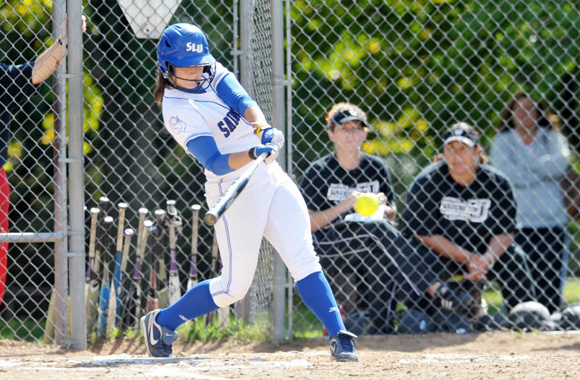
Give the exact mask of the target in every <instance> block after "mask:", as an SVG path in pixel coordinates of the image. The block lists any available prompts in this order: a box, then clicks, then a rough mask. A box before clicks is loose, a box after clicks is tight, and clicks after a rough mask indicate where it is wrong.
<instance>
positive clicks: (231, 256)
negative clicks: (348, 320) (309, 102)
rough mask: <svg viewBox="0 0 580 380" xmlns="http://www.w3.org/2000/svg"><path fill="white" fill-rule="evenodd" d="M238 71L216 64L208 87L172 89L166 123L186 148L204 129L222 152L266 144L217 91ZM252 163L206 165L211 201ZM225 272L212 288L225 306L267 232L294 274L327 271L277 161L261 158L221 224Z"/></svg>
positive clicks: (238, 291) (244, 281) (240, 291)
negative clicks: (227, 167) (218, 168)
mask: <svg viewBox="0 0 580 380" xmlns="http://www.w3.org/2000/svg"><path fill="white" fill-rule="evenodd" d="M226 75H233V74H231V73H230V72H229V71H228V70H227V69H225V68H224V67H223V66H222V65H221V64H219V63H217V64H216V75H215V78H214V80H213V82H212V84H211V86H210V87H209V88H208V89H207V90H206V91H205V92H203V93H188V92H183V91H179V90H176V89H172V88H167V89H166V90H165V96H164V98H163V119H164V122H165V127H166V128H167V130H168V131H169V132H170V133H171V135H172V136H173V137H174V138H175V140H176V141H177V142H178V143H179V145H181V146H182V147H183V148H184V149H185V150H186V151H187V143H188V142H189V141H190V140H192V139H195V138H197V137H201V136H211V137H213V138H214V139H215V141H216V144H217V147H218V149H219V151H220V152H221V154H228V153H235V152H242V151H248V150H249V149H250V148H252V147H254V146H256V145H259V144H260V140H259V139H258V137H257V136H256V135H255V134H254V133H253V127H252V125H251V124H249V123H248V122H247V121H246V120H245V119H244V118H243V116H241V115H240V114H238V113H237V112H236V111H234V110H232V109H231V108H230V107H229V106H228V105H227V104H226V103H225V102H224V101H223V100H222V99H221V98H220V97H219V96H218V94H217V93H216V90H215V89H216V87H217V85H218V84H219V82H220V81H221V80H222V79H223V78H224V77H225V76H226ZM245 170H246V167H242V168H240V169H238V170H235V171H233V172H231V173H228V174H225V175H221V176H220V175H216V174H214V173H212V172H211V171H209V170H207V169H206V170H205V175H206V178H207V182H206V184H205V190H206V199H207V203H208V206H209V207H211V206H212V205H213V204H214V203H215V202H216V201H217V200H218V199H219V197H220V196H221V195H222V194H223V193H224V192H225V191H226V190H227V189H228V187H229V186H230V185H231V184H232V183H233V182H234V181H235V180H236V179H237V178H238V177H239V176H240V174H241V173H243V172H244V171H245ZM215 229H216V234H217V241H218V246H219V250H220V256H221V260H222V272H221V275H220V276H219V277H217V278H214V279H212V280H211V282H210V292H211V294H212V297H213V299H214V302H215V303H216V305H218V306H219V307H224V306H227V305H230V304H232V303H234V302H236V301H238V300H240V299H242V298H244V296H245V295H246V293H247V291H248V289H249V288H250V285H251V283H252V279H253V277H254V273H255V271H256V266H257V263H258V254H259V251H260V244H261V241H262V237H265V238H266V239H267V240H268V241H269V242H270V243H271V244H272V245H273V247H274V248H275V249H276V251H277V252H278V253H279V254H280V256H281V258H282V260H283V261H284V263H285V264H286V265H287V267H288V269H289V270H290V273H291V275H292V277H293V278H294V280H295V281H300V280H301V279H303V278H305V277H307V276H308V275H310V274H312V273H314V272H320V271H321V267H320V264H319V263H318V257H317V256H316V254H315V252H314V248H313V245H312V235H311V232H310V217H309V214H308V210H307V208H306V203H305V202H304V199H303V198H302V195H301V194H300V191H299V190H298V188H297V186H296V184H295V183H294V182H293V181H292V180H291V179H290V177H288V175H286V173H285V172H284V171H283V170H282V168H281V167H280V165H278V163H277V162H273V163H271V164H268V165H266V164H263V165H260V166H259V167H258V168H257V169H256V171H255V172H254V174H253V176H252V178H251V179H250V181H249V182H248V184H247V186H246V188H245V189H244V190H243V191H242V192H241V193H240V195H239V196H238V198H237V199H236V200H235V201H234V202H233V204H232V205H231V206H230V208H229V209H228V210H227V211H226V212H225V213H224V215H223V216H222V217H221V219H220V220H219V221H218V223H217V224H216V225H215Z"/></svg>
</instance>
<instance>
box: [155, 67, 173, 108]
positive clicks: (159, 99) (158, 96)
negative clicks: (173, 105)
mask: <svg viewBox="0 0 580 380" xmlns="http://www.w3.org/2000/svg"><path fill="white" fill-rule="evenodd" d="M168 85H170V84H169V81H168V80H167V79H165V77H164V76H163V74H161V70H159V69H158V70H157V83H156V84H155V90H153V99H155V103H157V105H158V106H159V107H161V105H162V104H163V94H165V87H167V86H168Z"/></svg>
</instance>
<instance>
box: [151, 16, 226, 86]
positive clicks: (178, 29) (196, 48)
mask: <svg viewBox="0 0 580 380" xmlns="http://www.w3.org/2000/svg"><path fill="white" fill-rule="evenodd" d="M157 60H158V64H159V69H160V70H161V73H162V74H163V75H164V76H165V75H167V74H168V73H169V74H173V67H189V66H207V65H210V64H212V63H214V62H215V58H214V57H213V56H212V55H211V54H210V52H209V46H208V43H207V37H206V36H205V33H203V31H202V30H201V29H200V28H199V27H197V26H195V25H192V24H187V23H179V24H173V25H171V26H169V27H168V28H167V29H165V31H164V32H163V35H162V36H161V38H160V39H159V44H158V45H157Z"/></svg>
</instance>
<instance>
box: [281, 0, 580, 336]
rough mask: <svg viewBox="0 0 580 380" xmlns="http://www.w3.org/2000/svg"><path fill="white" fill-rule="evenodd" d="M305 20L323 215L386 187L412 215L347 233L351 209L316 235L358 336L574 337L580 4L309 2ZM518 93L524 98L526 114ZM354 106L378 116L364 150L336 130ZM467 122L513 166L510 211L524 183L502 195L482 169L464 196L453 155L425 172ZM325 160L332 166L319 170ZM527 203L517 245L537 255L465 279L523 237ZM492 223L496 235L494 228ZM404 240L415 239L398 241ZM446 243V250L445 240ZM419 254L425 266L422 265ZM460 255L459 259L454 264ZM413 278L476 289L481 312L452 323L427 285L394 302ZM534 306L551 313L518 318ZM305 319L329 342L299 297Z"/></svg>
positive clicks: (297, 127)
mask: <svg viewBox="0 0 580 380" xmlns="http://www.w3.org/2000/svg"><path fill="white" fill-rule="evenodd" d="M291 12H292V21H291V26H290V27H291V30H292V32H291V35H292V37H291V47H292V56H291V62H292V76H293V80H294V82H295V84H294V86H293V93H292V107H293V119H292V122H293V126H292V128H293V129H292V130H293V136H294V138H293V144H294V146H293V156H292V163H293V165H294V168H295V170H294V172H295V175H296V177H297V178H298V179H299V181H301V183H302V189H303V192H304V194H305V196H306V199H307V203H308V205H309V208H310V209H311V210H312V211H321V210H324V209H330V208H331V207H340V205H341V204H343V202H347V196H348V194H349V191H352V190H358V191H360V192H369V191H370V192H379V191H381V192H384V193H385V194H387V195H388V198H389V199H388V202H389V203H392V204H395V205H396V206H397V210H398V212H397V215H396V219H395V222H394V224H392V225H388V223H387V224H385V223H383V222H381V223H366V224H361V223H348V222H347V226H346V227H345V226H344V223H342V222H344V221H345V220H348V219H349V218H350V217H351V216H352V215H348V214H350V213H352V210H351V211H348V212H343V213H342V214H341V215H340V216H339V217H338V219H336V220H333V221H332V223H331V225H332V226H331V227H328V226H326V228H321V229H320V230H319V231H317V232H316V233H315V236H316V234H318V236H319V237H320V239H326V241H325V240H321V241H320V245H319V254H320V255H321V257H322V260H323V261H324V263H325V266H324V267H325V269H326V271H327V274H328V275H329V278H330V279H331V283H332V285H333V288H334V291H335V293H336V294H337V295H338V298H339V303H340V304H341V305H342V310H343V314H344V318H345V320H346V322H347V326H350V328H351V329H353V330H355V332H357V333H371V334H372V333H377V332H383V333H390V332H394V331H399V332H411V333H412V332H426V331H470V330H473V329H480V330H485V329H499V328H503V329H522V328H527V329H537V328H542V329H549V328H561V329H565V328H572V326H574V325H575V324H574V323H571V322H570V318H569V316H570V315H574V314H575V313H574V311H573V309H566V308H567V307H569V306H573V305H574V303H575V302H576V301H577V299H578V293H577V280H576V277H575V276H576V275H577V267H578V265H577V262H578V245H577V241H576V239H577V231H578V227H577V223H576V222H575V220H570V221H569V222H568V221H567V219H566V216H565V211H564V199H563V196H562V194H561V192H560V190H559V186H558V182H559V181H560V180H562V179H563V178H564V177H565V176H566V175H568V177H572V179H571V180H570V181H569V183H570V184H572V185H571V186H569V187H570V188H573V187H574V186H575V185H573V183H574V181H575V180H574V179H573V178H575V174H574V173H575V171H576V170H577V153H576V152H577V149H578V137H577V136H578V131H577V127H578V124H577V116H576V115H577V111H578V104H577V96H578V67H577V66H578V62H577V56H578V48H579V43H580V40H579V39H578V25H579V24H578V23H579V22H580V19H579V13H578V12H579V9H578V7H577V4H574V3H572V2H556V1H542V2H540V1H501V0H493V1H467V2H454V1H382V2H374V1H369V2H348V3H345V2H325V1H322V2H316V3H312V2H305V1H296V2H293V3H292V8H291ZM522 93H525V94H528V96H527V97H524V96H519V95H518V94H522ZM516 96H518V102H516V103H515V104H513V103H511V102H510V101H511V100H512V99H514V98H515V97H516ZM339 102H350V103H352V104H353V105H356V106H358V107H360V108H361V109H362V111H363V112H366V113H367V117H368V124H369V126H368V127H369V128H368V136H367V137H366V139H364V141H360V139H359V137H360V136H362V132H360V133H361V134H359V135H357V134H356V132H354V133H353V134H348V136H349V137H350V138H348V139H346V140H348V141H346V142H345V137H344V136H343V133H346V132H341V131H340V128H339V126H337V124H336V123H332V122H331V123H328V122H327V120H328V117H331V119H332V116H333V115H336V113H335V114H332V113H331V114H329V110H330V109H331V106H332V105H333V104H336V103H339ZM526 102H528V103H526ZM543 106H545V107H543ZM536 108H537V109H536ZM347 109H348V107H347ZM506 110H507V111H506ZM351 111H352V108H351ZM353 112H356V111H353ZM502 112H504V113H503V114H502ZM505 112H507V113H505ZM343 116H344V115H343ZM325 117H326V119H325ZM514 119H515V121H513V120H514ZM339 120H340V119H339ZM331 121H332V120H331ZM458 122H466V123H469V124H471V125H472V126H475V128H476V129H477V131H478V132H479V133H480V134H481V145H482V147H483V149H484V151H486V152H487V153H488V154H489V153H491V158H492V161H491V165H492V167H494V166H495V168H496V169H499V170H502V171H504V172H505V174H506V176H507V177H508V180H509V181H510V182H511V183H512V185H513V192H514V195H513V196H511V195H510V196H509V199H510V201H507V199H505V198H502V197H505V193H507V192H508V190H509V187H506V188H505V189H502V190H498V189H495V190H494V186H491V184H490V183H488V182H489V181H487V180H486V181H484V179H483V178H482V174H481V173H480V172H481V171H482V169H480V172H478V173H480V174H478V176H477V177H476V180H475V181H474V182H473V183H470V184H467V185H463V186H460V185H458V183H457V182H456V181H454V180H452V179H451V178H450V177H449V173H450V170H451V169H452V167H451V166H449V168H448V167H447V166H448V164H449V160H452V161H453V160H454V161H453V162H454V164H463V163H464V162H463V161H462V159H459V163H458V162H457V161H458V160H457V157H455V158H453V157H452V155H445V157H444V158H445V159H446V160H447V161H446V163H447V164H446V163H445V162H444V163H443V164H441V163H440V164H436V166H432V167H430V169H426V168H427V167H428V166H429V165H430V164H431V161H432V159H433V157H434V156H436V155H437V154H440V153H444V149H443V148H444V146H443V145H444V144H443V141H444V139H445V132H446V130H447V129H448V128H449V127H450V126H451V125H452V124H453V123H458ZM536 123H537V124H536ZM329 124H330V126H331V130H330V131H329V128H328V127H329ZM332 128H338V129H339V130H334V129H332ZM347 128H349V127H347ZM516 131H517V132H518V133H516ZM526 131H533V132H529V133H528V132H526ZM520 132H521V133H520ZM524 132H525V133H524ZM532 134H533V136H531V135H532ZM519 136H521V137H519ZM562 136H563V137H562ZM357 139H358V140H357ZM331 140H332V141H331ZM566 140H567V146H568V147H569V149H570V150H569V151H568V149H567V146H566ZM353 141H354V144H355V146H356V144H360V146H361V149H362V151H363V152H365V153H368V154H372V155H374V156H377V157H380V158H381V161H382V162H383V163H384V164H385V165H386V168H387V170H388V173H389V175H390V178H389V180H390V182H391V183H387V182H388V181H387V178H388V177H387V174H385V173H383V172H381V171H380V170H382V169H377V168H368V167H367V168H363V166H364V165H365V162H366V161H365V160H366V159H364V158H363V161H362V163H361V164H360V167H359V168H358V169H354V167H353V166H351V167H348V165H350V161H349V159H348V158H349V154H350V153H348V152H350V151H349V149H352V148H349V147H348V145H347V144H348V143H353ZM451 147H453V144H452V145H451ZM333 152H337V153H333ZM333 154H336V155H337V156H338V157H339V158H340V157H341V159H339V160H338V162H340V165H342V167H343V168H340V167H336V166H337V165H338V163H337V159H335V158H334V157H337V156H332V155H333ZM327 155H331V156H327ZM345 156H346V159H345ZM324 157H326V158H324ZM354 157H355V158H357V157H358V156H356V155H355V156H354ZM351 158H352V157H351ZM321 159H322V160H321ZM316 160H321V161H318V162H317V164H315V165H313V162H315V161H316ZM311 165H313V166H311ZM345 165H346V166H345ZM366 165H367V166H368V165H369V164H368V163H367V164H366ZM437 165H438V166H437ZM449 165H450V164H449ZM344 168H346V169H349V170H341V169H344ZM422 170H426V171H423V172H421V171H422ZM485 170H486V171H487V170H488V169H485ZM489 170H490V171H493V170H495V169H489ZM361 173H362V174H361ZM420 173H422V174H420ZM439 173H441V175H440V176H439V177H436V176H437V175H439ZM567 173H568V174H567ZM494 175H495V174H494ZM418 176H421V177H418ZM434 176H435V177H436V178H434ZM323 178H326V181H323ZM496 180H497V179H495V180H494V181H493V182H495V181H496ZM377 181H378V183H377ZM482 188H486V189H485V190H484V189H482ZM500 195H501V196H500ZM568 195H571V196H574V195H575V191H571V192H570V193H569V194H568ZM488 201H490V202H491V208H488V206H487V205H488V203H487V202H488ZM516 202H517V205H518V217H517V219H516V220H515V221H516V222H517V223H518V224H519V225H520V226H521V227H523V228H524V229H523V230H522V231H523V232H520V233H517V234H516V242H517V243H519V246H520V247H521V248H523V249H524V252H523V254H522V253H521V252H517V253H516V252H515V251H512V250H508V252H506V253H505V254H504V256H503V257H502V258H501V260H499V261H498V264H497V265H496V266H494V265H493V264H490V265H489V266H488V267H487V269H489V271H488V272H487V276H486V279H482V280H480V281H470V280H466V278H467V277H469V275H471V274H473V273H474V272H475V271H476V270H475V269H474V267H475V263H474V260H476V259H475V258H470V260H469V263H468V264H467V265H466V264H459V265H457V263H461V262H463V260H465V258H467V257H469V256H466V255H468V254H470V253H475V254H478V255H484V254H485V253H486V252H488V251H490V250H493V249H492V248H489V247H490V244H491V239H492V236H499V235H500V234H504V233H508V234H509V233H510V232H515V228H514V227H513V226H512V225H511V224H510V223H514V217H513V214H514V210H511V209H510V208H511V207H514V205H515V203H516ZM498 207H499V208H498ZM571 211H574V207H571ZM488 212H489V214H488ZM493 221H495V223H494V222H493ZM323 224H324V223H323ZM378 225H380V226H378ZM492 225H496V227H497V228H496V229H494V230H493V231H492V232H490V230H489V229H492V227H491V226H492ZM508 225H510V227H508ZM484 226H486V227H484ZM393 227H394V228H393ZM400 234H402V237H403V239H404V240H405V241H404V242H400V241H398V240H397V239H399V238H400V237H401V235H400ZM368 235H371V237H372V238H371V239H369V237H368ZM417 236H420V237H421V238H423V241H422V242H421V241H419V240H420V239H418V238H417ZM439 236H442V237H444V238H445V239H446V241H445V242H434V241H433V239H434V238H437V237H439ZM375 237H376V239H375ZM345 240H347V241H346V242H345ZM329 241H330V243H329ZM509 241H510V239H507V240H504V241H503V243H502V244H504V245H506V244H509ZM446 242H451V243H454V244H453V245H452V246H450V245H446ZM506 242H507V243H506ZM323 243H328V244H329V245H327V246H324V245H323ZM502 244H500V245H502ZM427 246H428V247H431V248H432V249H426V247H427ZM457 247H461V248H463V249H465V250H468V252H465V251H461V252H459V251H457V250H456V248H457ZM504 248H505V247H503V246H502V249H499V250H497V252H503V250H504ZM434 252H439V253H434ZM385 254H390V256H392V257H393V258H394V259H396V260H398V262H399V263H400V264H401V265H403V266H402V267H401V268H400V269H399V268H397V267H396V265H395V267H394V268H393V267H392V266H393V264H394V261H393V260H387V262H386V264H383V261H384V257H383V256H384V255H385ZM325 255H326V256H325ZM414 255H418V257H419V259H420V260H419V261H421V262H420V263H419V265H418V266H417V265H411V264H413V260H414V259H413V257H414ZM451 255H456V256H455V260H452V259H446V258H442V257H445V256H447V257H449V256H451ZM508 259H509V260H508ZM524 259H527V260H524ZM406 264H409V265H411V266H410V267H405V266H404V265H406ZM526 264H527V265H528V267H526V266H525V265H526ZM385 266H387V267H390V268H388V269H387V273H389V275H386V276H385V273H384V272H385V271H384V269H383V270H381V269H378V268H381V267H383V268H384V267H385ZM401 269H402V271H403V272H405V271H406V274H407V275H408V278H400V276H399V278H398V279H397V280H396V282H397V283H398V284H399V285H407V286H408V285H409V283H414V284H415V285H416V284H417V283H419V284H420V283H421V281H420V280H421V276H419V278H418V279H415V278H414V277H413V273H416V272H417V271H418V272H419V273H421V274H423V276H422V279H423V280H425V281H426V282H427V285H428V284H435V286H437V283H438V282H439V281H441V282H442V283H444V284H445V283H447V284H448V285H447V286H448V287H449V289H451V292H452V293H454V295H456V296H458V297H459V298H461V297H464V298H463V301H466V298H465V294H471V296H472V297H473V298H474V299H475V301H476V306H473V307H469V308H467V309H468V310H461V311H458V310H457V309H454V310H455V312H447V311H445V302H441V299H440V297H437V294H436V295H435V297H432V296H430V295H429V294H427V293H426V292H425V291H424V288H425V286H426V284H420V285H421V286H423V288H419V289H414V288H413V286H411V291H410V292H403V293H402V294H401V293H394V290H393V289H390V288H389V287H390V286H392V277H393V275H396V274H400V272H401ZM470 269H471V270H470ZM526 269H529V270H526ZM566 269H568V270H566ZM566 272H567V275H566ZM465 274H469V275H468V276H465ZM529 275H531V278H529V277H528V276H529ZM534 285H535V291H534ZM369 289H370V291H369ZM417 290H419V292H417ZM431 290H432V289H431ZM502 290H503V292H502ZM562 292H563V293H562ZM419 293H420V295H419ZM502 293H503V296H502ZM562 294H563V298H562V297H560V295H562ZM504 298H506V299H505V300H504ZM455 301H456V303H457V301H458V300H457V299H455ZM467 301H469V299H467ZM525 301H540V302H541V303H542V304H543V305H544V306H546V307H547V308H548V309H547V310H546V309H543V308H541V307H538V305H533V304H525V305H523V306H520V307H519V308H518V309H515V310H514V306H515V305H516V304H518V303H520V302H525ZM537 308H539V311H538V314H539V315H542V316H543V317H545V318H547V315H549V314H551V313H553V314H552V316H551V320H552V322H549V321H548V322H546V323H543V324H541V323H538V322H534V321H533V320H534V318H533V317H532V316H533V315H534V313H535V312H536V309H537ZM294 309H295V312H294V316H295V326H301V329H300V330H296V333H304V332H306V333H307V334H319V333H320V325H319V323H318V322H317V321H315V320H314V319H313V318H312V315H311V314H310V313H308V312H306V310H305V308H304V306H303V305H302V303H301V302H300V300H298V299H297V300H296V302H295V305H294ZM563 310H565V312H564V311H563ZM510 311H511V315H510V314H508V313H510ZM560 311H561V312H562V313H558V312H560ZM482 315H483V316H482ZM522 315H526V317H525V318H528V319H529V318H531V319H532V321H531V322H530V321H529V320H528V319H526V320H525V321H524V320H523V319H522V318H524V317H522ZM562 315H564V318H563V319H564V321H563V322H562Z"/></svg>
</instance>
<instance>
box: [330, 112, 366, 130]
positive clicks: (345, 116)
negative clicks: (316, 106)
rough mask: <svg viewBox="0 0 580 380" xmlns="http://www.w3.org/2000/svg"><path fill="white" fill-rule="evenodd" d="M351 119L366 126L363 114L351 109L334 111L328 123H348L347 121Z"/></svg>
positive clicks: (340, 124)
mask: <svg viewBox="0 0 580 380" xmlns="http://www.w3.org/2000/svg"><path fill="white" fill-rule="evenodd" d="M353 120H358V121H360V122H361V123H362V124H363V125H364V126H365V127H368V124H367V121H366V118H365V117H364V116H363V115H361V114H359V113H358V112H353V111H351V110H344V111H339V112H337V113H335V114H334V116H333V117H332V120H330V125H332V124H336V125H338V126H342V125H344V124H346V123H348V122H349V121H353Z"/></svg>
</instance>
